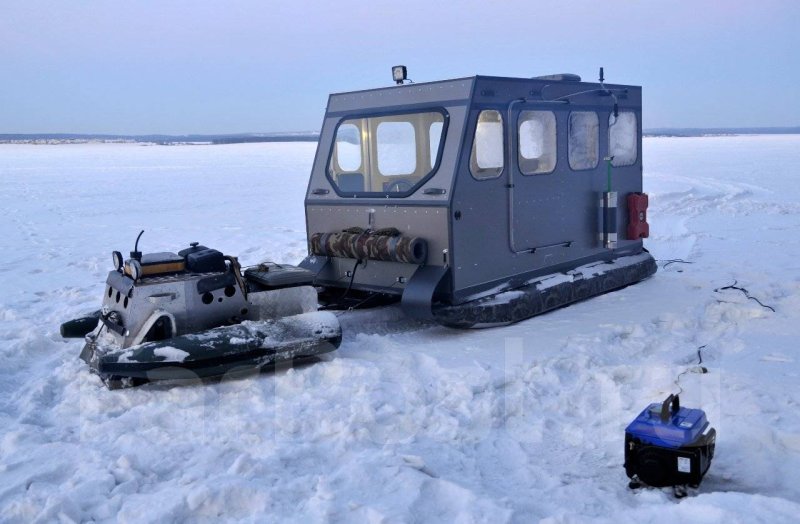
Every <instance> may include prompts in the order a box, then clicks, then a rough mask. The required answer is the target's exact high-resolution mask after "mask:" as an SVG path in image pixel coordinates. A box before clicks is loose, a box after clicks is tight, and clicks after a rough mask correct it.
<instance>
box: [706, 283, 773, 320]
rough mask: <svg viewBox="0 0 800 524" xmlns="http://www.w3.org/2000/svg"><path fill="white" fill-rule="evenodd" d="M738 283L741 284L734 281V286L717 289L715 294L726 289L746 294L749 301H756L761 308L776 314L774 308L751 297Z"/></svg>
mask: <svg viewBox="0 0 800 524" xmlns="http://www.w3.org/2000/svg"><path fill="white" fill-rule="evenodd" d="M738 283H739V281H738V280H734V281H733V284H731V285H730V286H724V287H719V288H717V289H715V290H714V292H715V293H719V292H720V291H724V290H726V289H735V290H737V291H741V292H742V293H744V296H746V297H747V298H748V299H749V300H755V301H756V302H758V305H759V306H761V307H763V308H764V309H769V310H770V311H772V312H773V313H775V308H774V307H772V306H768V305H767V304H764V303H763V302H761V301H760V300H759V299H757V298H756V297H754V296H752V295H750V292H749V291H748V290H747V289H746V288H743V287H739V286H737V285H736V284H738Z"/></svg>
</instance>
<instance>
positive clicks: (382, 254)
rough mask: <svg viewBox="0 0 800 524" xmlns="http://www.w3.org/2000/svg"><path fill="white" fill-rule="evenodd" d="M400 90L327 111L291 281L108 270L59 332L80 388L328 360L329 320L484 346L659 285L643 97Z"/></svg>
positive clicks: (141, 267)
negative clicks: (417, 324)
mask: <svg viewBox="0 0 800 524" xmlns="http://www.w3.org/2000/svg"><path fill="white" fill-rule="evenodd" d="M393 72H394V73H396V74H395V80H396V81H397V82H398V85H396V86H393V87H389V88H382V89H373V90H368V91H359V92H352V93H340V94H333V95H331V96H330V98H329V100H328V106H327V111H326V114H325V118H324V120H323V125H322V130H321V133H320V138H319V143H318V146H317V153H316V156H315V160H314V164H313V167H312V172H311V177H310V180H309V184H308V188H307V193H306V198H305V210H306V228H307V230H306V232H307V240H308V249H309V254H308V256H307V257H306V258H305V259H304V260H303V261H302V262H301V263H300V264H299V266H297V267H295V266H288V265H277V264H272V263H264V264H261V265H259V266H256V267H253V268H249V269H247V270H244V271H243V270H242V268H241V267H240V266H239V263H238V261H237V259H236V258H235V257H230V256H224V255H223V254H222V253H220V252H219V251H216V250H213V249H208V248H206V247H203V246H199V245H197V244H192V245H191V246H190V247H189V248H187V249H184V250H182V251H180V252H178V253H177V254H175V253H155V254H150V255H143V254H142V253H140V252H139V251H138V239H137V247H135V248H134V251H132V252H131V256H130V258H129V259H127V260H123V257H122V255H121V254H120V253H119V252H114V264H115V268H114V270H113V271H111V272H110V273H109V276H108V279H107V282H106V284H107V285H106V291H105V295H104V298H103V307H102V310H101V311H99V312H97V313H95V314H94V315H91V316H89V317H85V318H83V319H76V320H73V321H70V322H68V323H66V324H64V325H62V334H63V335H64V336H77V337H85V338H86V345H85V347H84V350H83V352H82V353H81V356H82V358H83V359H84V360H85V361H86V362H87V363H89V365H90V367H91V369H92V370H93V371H94V372H96V373H98V374H99V375H100V376H101V377H102V378H103V379H104V380H105V381H106V382H107V383H109V384H110V385H111V384H112V383H113V384H119V385H128V384H133V383H136V382H137V381H141V380H148V379H153V378H171V377H172V376H179V375H180V373H185V372H186V371H187V370H188V371H191V372H192V373H195V374H196V375H198V376H211V375H220V374H224V373H226V372H228V371H229V370H231V369H234V368H240V367H251V368H261V367H264V366H267V365H270V364H273V363H276V362H281V361H291V360H294V359H296V358H302V357H310V356H314V355H318V354H321V353H325V352H328V351H332V350H334V349H336V347H338V345H339V343H340V342H341V328H340V326H339V323H338V321H337V318H336V317H335V316H334V315H333V314H332V313H330V312H328V311H324V310H331V309H333V310H336V309H351V308H363V307H372V306H376V305H379V304H386V303H391V302H399V303H400V306H401V308H402V311H403V312H404V313H405V314H406V315H407V316H409V317H412V318H415V319H422V320H429V321H433V322H437V323H439V324H442V325H446V326H451V327H459V328H468V327H491V326H499V325H506V324H510V323H514V322H518V321H521V320H524V319H527V318H530V317H532V316H535V315H538V314H540V313H544V312H546V311H550V310H552V309H555V308H559V307H562V306H565V305H568V304H570V303H573V302H576V301H579V300H584V299H587V298H590V297H593V296H596V295H599V294H602V293H606V292H608V291H612V290H615V289H619V288H622V287H625V286H627V285H630V284H633V283H635V282H638V281H640V280H643V279H645V278H647V277H649V276H651V275H652V274H654V273H655V271H656V264H655V261H654V260H653V257H652V256H650V254H649V253H648V252H647V250H646V249H644V247H643V242H642V239H643V238H646V237H647V236H648V235H649V225H648V223H647V205H648V199H647V195H646V194H644V193H643V192H642V141H641V136H642V133H641V88H640V87H637V86H624V85H608V84H605V83H604V82H603V78H602V69H601V75H600V82H598V83H589V82H582V81H580V78H579V77H577V76H576V75H568V74H562V75H549V76H545V77H536V78H501V77H485V76H476V77H471V78H462V79H455V80H447V81H441V82H430V83H419V84H405V83H403V81H404V74H405V68H402V69H399V68H394V69H393ZM293 290H294V292H293ZM298 290H300V291H298ZM309 293H310V294H311V295H312V300H311V302H312V303H313V304H312V305H313V306H317V305H318V306H319V309H321V310H323V311H308V310H314V309H316V307H311V308H309V307H307V306H308V300H307V299H308V296H309V295H308V294H309ZM304 294H305V295H304ZM303 297H305V298H303ZM270 301H272V302H274V303H277V304H278V305H279V306H280V309H281V311H280V312H279V313H276V310H275V308H274V307H273V308H271V309H270V308H269V307H265V306H264V304H266V303H269V302H270ZM304 303H305V305H306V307H305V309H304V308H303V307H301V306H302V305H303V304H304ZM303 311H306V312H303ZM290 313H300V314H299V315H291V314H290ZM176 370H177V371H176Z"/></svg>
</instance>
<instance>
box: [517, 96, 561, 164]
mask: <svg viewBox="0 0 800 524" xmlns="http://www.w3.org/2000/svg"><path fill="white" fill-rule="evenodd" d="M518 158H519V169H520V171H521V172H522V174H524V175H535V174H542V173H552V172H553V170H554V169H555V168H556V115H554V114H553V112H552V111H523V112H521V113H520V114H519V157H518Z"/></svg>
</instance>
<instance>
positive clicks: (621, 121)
mask: <svg viewBox="0 0 800 524" xmlns="http://www.w3.org/2000/svg"><path fill="white" fill-rule="evenodd" d="M638 146H639V126H638V125H637V122H636V113H634V112H632V111H621V112H620V113H619V115H618V116H617V117H616V118H615V117H614V114H613V113H612V114H610V115H609V116H608V154H609V155H610V156H612V157H614V159H613V160H612V161H611V165H613V166H629V165H631V164H635V163H636V157H637V155H638V152H639V147H638Z"/></svg>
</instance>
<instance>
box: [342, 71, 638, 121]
mask: <svg viewBox="0 0 800 524" xmlns="http://www.w3.org/2000/svg"><path fill="white" fill-rule="evenodd" d="M605 87H606V88H607V89H611V90H615V91H618V92H620V93H624V94H625V96H626V98H628V102H629V104H626V105H639V104H641V87H640V86H633V85H622V84H608V83H607V84H605ZM600 89H601V87H600V84H599V83H597V82H583V81H581V82H576V81H570V80H552V79H543V78H515V77H502V76H485V75H476V76H471V77H465V78H454V79H450V80H438V81H433V82H420V83H411V84H403V85H391V86H386V87H379V88H374V89H365V90H361V91H348V92H341V93H333V94H331V95H330V97H329V99H328V113H329V114H330V113H339V112H350V111H369V110H371V109H377V108H381V107H387V106H394V107H397V106H403V107H413V106H415V105H420V106H424V105H429V104H431V103H438V104H442V105H465V104H467V103H469V102H481V103H492V102H496V103H506V102H508V101H509V100H512V99H515V98H530V99H532V100H536V99H541V100H553V99H556V98H559V97H563V96H564V95H570V96H573V97H580V98H576V99H573V101H574V102H580V103H591V102H590V100H591V99H594V100H595V101H596V98H595V97H593V96H592V97H591V98H590V97H586V96H583V95H577V93H582V92H586V91H589V92H593V94H596V91H597V90H600Z"/></svg>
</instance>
